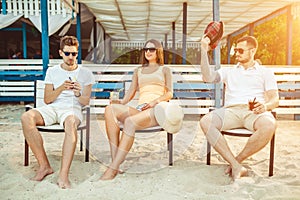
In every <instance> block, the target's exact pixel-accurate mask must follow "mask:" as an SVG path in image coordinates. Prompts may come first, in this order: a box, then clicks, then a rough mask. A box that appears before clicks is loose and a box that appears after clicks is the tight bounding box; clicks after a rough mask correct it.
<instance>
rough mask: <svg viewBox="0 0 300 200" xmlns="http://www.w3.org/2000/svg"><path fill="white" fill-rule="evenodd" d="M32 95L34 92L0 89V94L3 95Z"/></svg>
mask: <svg viewBox="0 0 300 200" xmlns="http://www.w3.org/2000/svg"><path fill="white" fill-rule="evenodd" d="M33 95H34V92H2V91H0V96H4V97H8V96H9V97H13V96H16V97H18V96H27V97H29V96H31V97H33Z"/></svg>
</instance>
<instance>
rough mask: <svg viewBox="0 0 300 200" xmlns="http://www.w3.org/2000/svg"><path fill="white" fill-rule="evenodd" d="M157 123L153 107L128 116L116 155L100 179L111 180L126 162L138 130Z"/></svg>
mask: <svg viewBox="0 0 300 200" xmlns="http://www.w3.org/2000/svg"><path fill="white" fill-rule="evenodd" d="M156 125H157V122H156V120H155V118H154V113H153V109H148V110H145V111H143V112H139V113H137V114H135V115H133V116H130V117H127V118H126V119H125V121H124V130H123V134H122V137H121V140H120V142H119V146H118V149H117V153H116V156H115V158H114V160H113V161H112V163H111V164H110V166H109V168H108V169H107V170H106V171H105V172H104V174H103V175H102V177H101V178H100V179H101V180H111V179H113V178H114V177H115V176H116V175H117V174H118V171H119V167H120V165H121V164H122V163H123V162H124V160H125V158H126V156H127V154H128V152H129V150H130V149H131V147H132V144H133V141H134V134H135V131H136V130H141V129H144V128H148V127H151V126H156Z"/></svg>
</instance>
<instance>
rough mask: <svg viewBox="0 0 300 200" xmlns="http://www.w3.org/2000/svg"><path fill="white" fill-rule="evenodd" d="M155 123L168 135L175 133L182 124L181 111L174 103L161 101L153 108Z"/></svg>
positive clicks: (182, 115)
mask: <svg viewBox="0 0 300 200" xmlns="http://www.w3.org/2000/svg"><path fill="white" fill-rule="evenodd" d="M154 115H155V119H156V121H157V123H158V124H159V125H160V126H161V127H162V128H163V129H165V131H167V132H169V133H177V132H178V131H179V130H180V129H181V127H182V122H183V117H184V114H183V110H182V108H181V107H180V106H179V105H178V104H175V103H170V102H166V101H162V102H160V103H159V104H157V105H156V106H155V107H154Z"/></svg>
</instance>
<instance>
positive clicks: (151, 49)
mask: <svg viewBox="0 0 300 200" xmlns="http://www.w3.org/2000/svg"><path fill="white" fill-rule="evenodd" d="M143 50H144V51H145V52H147V51H150V53H154V52H155V51H156V48H154V47H150V48H146V47H145V48H143Z"/></svg>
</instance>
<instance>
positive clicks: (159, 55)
mask: <svg viewBox="0 0 300 200" xmlns="http://www.w3.org/2000/svg"><path fill="white" fill-rule="evenodd" d="M149 42H150V43H152V44H154V46H155V48H156V63H157V64H158V65H160V66H163V65H164V49H163V47H162V45H161V43H160V42H159V41H157V40H155V39H150V40H148V41H147V42H146V43H145V46H144V47H146V46H147V44H148V43H149ZM140 64H142V66H143V67H144V66H148V64H149V61H148V60H147V59H146V57H145V50H144V49H142V51H141V57H140Z"/></svg>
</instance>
